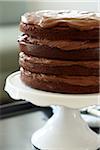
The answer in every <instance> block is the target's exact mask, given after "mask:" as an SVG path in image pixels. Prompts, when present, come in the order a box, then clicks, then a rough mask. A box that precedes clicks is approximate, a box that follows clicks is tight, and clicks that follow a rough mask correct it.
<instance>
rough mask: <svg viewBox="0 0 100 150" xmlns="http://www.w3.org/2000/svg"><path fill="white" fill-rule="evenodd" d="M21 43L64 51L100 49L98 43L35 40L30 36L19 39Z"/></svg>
mask: <svg viewBox="0 0 100 150" xmlns="http://www.w3.org/2000/svg"><path fill="white" fill-rule="evenodd" d="M19 41H21V42H22V41H23V42H27V43H30V44H35V45H41V46H42V45H44V46H49V47H51V48H55V47H57V48H59V49H63V50H77V49H88V48H99V42H98V41H94V42H93V41H89V40H87V41H72V40H57V41H52V40H47V39H43V40H42V39H35V38H32V37H30V36H28V35H26V34H25V35H23V36H21V37H20V38H19Z"/></svg>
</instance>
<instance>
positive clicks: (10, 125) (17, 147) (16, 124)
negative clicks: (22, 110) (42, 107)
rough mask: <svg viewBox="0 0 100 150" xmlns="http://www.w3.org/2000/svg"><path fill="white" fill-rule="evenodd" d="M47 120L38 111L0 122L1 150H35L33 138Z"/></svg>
mask: <svg viewBox="0 0 100 150" xmlns="http://www.w3.org/2000/svg"><path fill="white" fill-rule="evenodd" d="M47 119H48V118H47V116H46V115H45V114H44V113H43V112H42V111H37V112H31V113H27V114H24V115H19V116H15V117H10V118H6V119H3V120H0V150H35V148H32V145H31V136H32V134H33V132H35V131H36V130H37V129H39V128H41V127H42V126H43V125H44V124H45V122H46V120H47Z"/></svg>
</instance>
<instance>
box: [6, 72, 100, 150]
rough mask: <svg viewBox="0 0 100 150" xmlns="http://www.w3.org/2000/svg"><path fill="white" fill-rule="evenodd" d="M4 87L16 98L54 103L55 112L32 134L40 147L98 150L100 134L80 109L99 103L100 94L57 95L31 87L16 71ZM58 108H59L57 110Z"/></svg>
mask: <svg viewBox="0 0 100 150" xmlns="http://www.w3.org/2000/svg"><path fill="white" fill-rule="evenodd" d="M5 90H6V91H7V92H8V93H9V95H10V96H11V97H12V98H14V99H18V100H19V99H23V100H26V101H29V102H31V103H33V104H36V105H39V106H53V107H55V109H54V115H53V116H52V117H51V118H50V119H49V120H48V121H47V123H46V124H45V126H44V127H43V128H42V129H39V130H38V131H37V132H35V133H34V134H33V136H32V139H31V141H32V144H33V145H34V146H35V147H37V148H39V149H41V150H96V149H97V148H99V147H100V136H99V135H97V134H96V133H95V132H93V131H92V130H91V129H90V128H89V127H88V125H87V123H85V121H83V119H82V118H81V116H80V112H79V109H80V108H82V107H86V106H89V105H94V104H100V95H99V94H83V95H82V94H81V95H79V94H75V95H74V94H58V93H51V92H45V91H40V90H36V89H32V88H30V87H28V86H26V85H25V84H24V83H23V82H22V81H21V80H20V72H15V73H13V74H12V75H10V76H9V77H8V78H7V80H6V86H5ZM55 110H56V111H55Z"/></svg>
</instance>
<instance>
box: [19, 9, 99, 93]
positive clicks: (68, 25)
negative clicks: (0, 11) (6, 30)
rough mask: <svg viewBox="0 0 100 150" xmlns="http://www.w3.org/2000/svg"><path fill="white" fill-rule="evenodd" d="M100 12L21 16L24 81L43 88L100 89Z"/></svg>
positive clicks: (53, 89) (51, 89)
mask: <svg viewBox="0 0 100 150" xmlns="http://www.w3.org/2000/svg"><path fill="white" fill-rule="evenodd" d="M99 23H100V14H99V13H93V12H87V11H81V12H80V11H74V10H72V11H69V10H63V11H62V10H61V11H53V10H47V11H46V10H44V11H37V12H31V13H26V14H24V15H23V16H22V17H21V23H20V31H22V32H23V34H22V35H21V37H20V38H19V40H18V42H19V46H20V54H19V64H20V70H21V80H22V81H23V82H24V83H25V84H26V85H28V86H30V87H32V88H36V89H39V90H45V91H50V92H58V93H68V94H70V93H71V94H86V93H88V94H89V93H98V92H99V50H100V49H99V29H100V26H99Z"/></svg>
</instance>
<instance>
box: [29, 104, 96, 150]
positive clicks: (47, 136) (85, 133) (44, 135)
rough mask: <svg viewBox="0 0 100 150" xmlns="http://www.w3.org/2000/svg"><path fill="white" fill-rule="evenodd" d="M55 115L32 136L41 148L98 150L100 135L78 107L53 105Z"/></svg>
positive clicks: (50, 149)
mask: <svg viewBox="0 0 100 150" xmlns="http://www.w3.org/2000/svg"><path fill="white" fill-rule="evenodd" d="M53 112H54V114H53V116H52V117H51V118H50V119H49V120H48V121H47V123H46V124H45V126H44V127H43V128H42V129H39V130H38V131H37V132H35V133H34V134H33V136H32V139H31V141H32V144H33V145H34V146H36V147H37V148H39V149H41V150H96V149H97V148H98V147H99V143H98V135H97V134H96V133H95V132H93V131H92V130H91V129H90V128H89V127H88V125H87V124H86V123H85V121H84V120H83V119H82V118H81V115H80V112H79V110H78V109H71V108H67V107H64V106H53Z"/></svg>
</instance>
